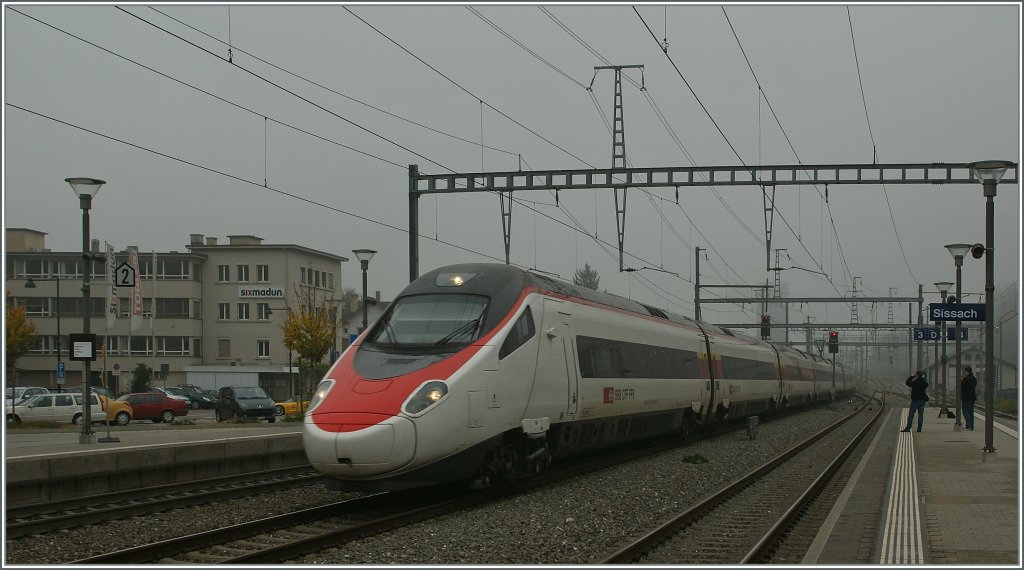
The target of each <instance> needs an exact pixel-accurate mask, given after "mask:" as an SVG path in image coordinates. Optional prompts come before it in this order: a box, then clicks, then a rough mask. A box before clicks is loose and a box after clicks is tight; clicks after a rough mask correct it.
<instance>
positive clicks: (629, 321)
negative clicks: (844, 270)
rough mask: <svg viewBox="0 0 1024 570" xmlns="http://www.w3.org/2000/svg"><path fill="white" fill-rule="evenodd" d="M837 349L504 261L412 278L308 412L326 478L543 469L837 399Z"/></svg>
mask: <svg viewBox="0 0 1024 570" xmlns="http://www.w3.org/2000/svg"><path fill="white" fill-rule="evenodd" d="M853 388H854V386H853V382H852V379H850V378H848V374H847V373H846V371H845V368H844V367H843V366H841V365H840V364H835V363H834V361H828V360H825V359H824V358H821V357H819V356H815V355H813V354H809V353H806V352H803V351H800V350H798V349H795V348H792V347H788V346H785V345H781V344H774V343H772V342H766V341H763V340H761V339H758V338H754V337H751V336H747V335H743V334H739V333H736V332H733V331H730V330H727V329H724V328H720V327H717V326H715V325H711V324H708V323H703V322H698V321H695V320H693V319H690V318H688V317H685V316H681V315H678V314H674V313H671V312H668V311H664V310H661V309H658V308H656V307H652V306H648V305H645V304H642V303H639V302H636V301H633V300H630V299H627V298H624V297H620V296H617V295H613V294H609V293H606V292H600V291H596V290H593V289H589V288H586V287H583V286H580V285H576V284H573V283H569V282H566V281H562V280H559V279H554V278H552V277H550V276H548V275H545V274H542V273H537V272H531V271H528V270H523V269H519V268H517V267H514V266H509V265H501V264H489V263H476V264H459V265H450V266H446V267H441V268H438V269H435V270H433V271H431V272H429V273H426V274H424V275H422V276H420V277H419V278H417V279H415V280H414V281H413V282H412V283H410V284H409V285H408V286H407V287H406V288H405V289H404V290H403V291H402V292H401V293H400V294H399V295H398V296H397V297H396V299H395V301H394V302H393V303H392V304H391V305H390V306H389V307H388V309H387V310H386V311H385V313H384V314H383V315H382V316H381V317H380V318H379V319H378V320H377V321H376V322H375V323H373V324H372V325H371V326H370V327H368V328H367V330H365V331H364V332H363V333H362V334H361V335H360V336H359V337H358V338H357V339H356V340H355V341H354V342H353V343H352V344H351V345H350V346H349V347H348V348H347V349H346V350H345V352H344V353H342V355H341V356H340V357H339V358H338V360H337V361H336V362H335V363H334V364H333V365H332V366H331V368H330V369H329V370H328V371H327V373H326V374H325V375H324V377H323V379H322V380H321V381H320V383H319V384H318V385H317V387H316V389H315V393H314V395H313V397H312V399H311V402H310V406H309V410H308V412H307V413H306V415H305V417H304V420H303V421H304V424H303V438H302V439H303V446H304V448H305V452H306V456H307V458H308V459H309V461H310V463H311V465H312V466H313V468H314V469H316V470H317V471H318V472H320V473H323V474H324V475H326V476H327V487H328V489H332V490H355V491H387V490H398V489H406V488H415V487H421V486H427V485H435V484H440V483H445V482H455V481H465V482H467V483H468V484H469V486H471V487H474V488H480V487H486V486H491V485H498V484H507V483H510V482H514V481H517V480H520V479H522V478H524V477H529V476H531V475H535V474H538V473H542V472H544V471H545V470H546V469H547V468H548V466H549V465H550V464H551V463H552V462H554V461H559V460H560V459H561V458H564V457H568V456H570V455H573V454H578V453H582V452H588V451H594V450H600V449H602V448H606V447H611V446H617V445H623V444H630V443H632V442H637V441H640V440H644V439H650V438H654V437H659V436H676V435H678V436H680V437H685V436H687V435H689V434H692V433H694V432H696V431H698V430H701V429H706V428H708V427H709V426H716V425H720V424H722V423H723V422H727V421H730V420H736V419H742V418H746V417H750V416H754V415H759V414H771V413H774V412H777V411H781V410H784V409H787V408H792V407H796V406H807V405H811V404H814V403H816V402H821V401H824V400H829V399H832V398H836V397H841V396H843V395H845V393H847V392H852V391H853Z"/></svg>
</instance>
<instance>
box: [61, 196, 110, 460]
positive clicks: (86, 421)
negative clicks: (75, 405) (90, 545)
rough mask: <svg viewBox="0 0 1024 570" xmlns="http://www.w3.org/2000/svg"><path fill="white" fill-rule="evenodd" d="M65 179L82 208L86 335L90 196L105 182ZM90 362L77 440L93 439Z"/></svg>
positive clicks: (84, 369)
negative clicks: (79, 432)
mask: <svg viewBox="0 0 1024 570" xmlns="http://www.w3.org/2000/svg"><path fill="white" fill-rule="evenodd" d="M64 181H65V182H67V183H68V184H70V185H71V189H72V190H74V191H75V195H77V196H78V201H79V205H80V206H81V208H82V262H83V268H82V301H83V302H84V304H85V311H84V312H83V313H82V334H84V335H88V334H89V325H90V322H89V321H90V320H91V319H92V310H91V309H92V306H91V304H90V303H91V298H90V296H89V278H90V277H91V276H92V262H93V256H92V253H91V252H90V251H89V209H90V208H92V197H93V196H95V195H96V194H97V193H98V192H99V191H100V187H101V186H103V185H104V184H106V181H104V180H97V179H96V178H65V179H64ZM95 348H96V347H95V346H93V347H92V349H91V350H92V354H95ZM89 364H90V361H89V360H84V361H82V374H83V376H84V380H85V382H84V385H83V391H82V418H83V419H82V433H81V434H79V436H78V443H95V442H96V434H95V433H94V432H93V431H92V406H91V405H90V399H91V396H92V378H91V374H90V370H89V368H90V367H89Z"/></svg>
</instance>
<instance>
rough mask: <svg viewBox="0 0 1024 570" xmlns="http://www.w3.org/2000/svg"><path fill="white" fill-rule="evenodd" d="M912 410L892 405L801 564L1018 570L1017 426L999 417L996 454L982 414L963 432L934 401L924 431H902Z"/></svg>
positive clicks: (995, 437) (1018, 464)
mask: <svg viewBox="0 0 1024 570" xmlns="http://www.w3.org/2000/svg"><path fill="white" fill-rule="evenodd" d="M907 412H908V408H905V407H900V405H899V404H897V405H894V406H893V405H890V407H889V409H888V411H887V412H885V414H886V416H885V417H884V418H883V425H882V428H881V430H880V431H879V432H878V433H877V434H876V436H875V437H874V438H873V440H872V441H871V442H870V444H869V450H868V453H867V454H866V455H865V457H864V458H863V459H862V460H861V462H860V463H859V464H858V466H857V467H856V469H855V471H854V474H853V476H852V477H851V479H850V481H849V483H848V484H847V486H846V488H845V489H844V491H843V493H842V495H841V497H840V499H839V501H838V503H837V505H836V508H835V509H833V514H832V516H830V517H829V519H828V520H827V521H826V523H825V524H824V525H823V527H822V529H821V531H820V532H819V535H818V537H817V538H816V539H815V541H814V543H813V544H812V546H811V549H810V551H809V552H808V554H807V556H806V557H805V558H804V560H803V563H804V564H844V565H849V564H870V565H875V564H881V565H911V564H913V565H920V564H929V565H943V564H953V565H962V564H984V565H1007V566H1013V567H1018V568H1019V567H1020V563H1021V557H1020V546H1021V528H1020V487H1019V481H1020V440H1019V437H1018V433H1017V430H1016V426H1006V425H1003V424H1001V423H1000V421H999V420H997V421H996V423H995V426H994V427H995V429H994V430H993V446H994V447H995V450H996V451H995V453H994V457H993V454H983V452H982V449H983V448H984V447H985V419H984V414H981V413H979V414H976V415H977V417H976V419H975V430H974V431H956V430H955V429H954V425H953V424H954V421H955V420H954V419H953V418H939V417H937V416H938V415H939V412H938V408H935V407H929V408H926V410H925V420H924V428H923V430H922V431H921V432H917V431H911V432H901V431H900V429H902V427H903V425H904V424H905V421H906V419H905V418H906V414H907ZM916 428H917V420H916V418H915V421H914V426H913V429H914V430H916ZM983 456H986V457H983Z"/></svg>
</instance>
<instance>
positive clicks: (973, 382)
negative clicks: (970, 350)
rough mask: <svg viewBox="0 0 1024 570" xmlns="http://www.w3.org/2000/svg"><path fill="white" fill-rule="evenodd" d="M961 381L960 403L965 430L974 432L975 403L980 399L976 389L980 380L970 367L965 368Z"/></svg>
mask: <svg viewBox="0 0 1024 570" xmlns="http://www.w3.org/2000/svg"><path fill="white" fill-rule="evenodd" d="M961 376H963V377H962V378H961V379H960V401H961V402H962V404H963V410H964V429H965V430H967V431H974V401H975V400H977V399H978V394H977V392H976V391H975V389H976V388H977V387H978V379H977V378H975V377H974V372H973V371H972V370H971V367H970V366H967V367H965V368H964V372H963V374H962V375H961Z"/></svg>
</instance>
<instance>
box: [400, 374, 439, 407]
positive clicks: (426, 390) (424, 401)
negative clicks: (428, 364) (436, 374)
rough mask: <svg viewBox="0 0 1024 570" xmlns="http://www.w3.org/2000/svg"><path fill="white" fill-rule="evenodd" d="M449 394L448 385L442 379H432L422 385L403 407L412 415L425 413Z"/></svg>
mask: <svg viewBox="0 0 1024 570" xmlns="http://www.w3.org/2000/svg"><path fill="white" fill-rule="evenodd" d="M447 395H448V385H447V384H445V383H444V382H441V381H440V380H431V381H429V382H427V383H426V384H423V385H422V386H420V388H419V390H416V392H415V393H413V395H412V397H410V398H409V400H408V401H406V403H405V406H403V409H404V410H405V413H407V414H409V415H411V416H418V415H420V414H423V413H425V412H426V411H427V410H428V409H429V408H430V407H431V406H433V405H434V404H436V403H438V402H440V401H441V400H443V399H444V398H445V396H447Z"/></svg>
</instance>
